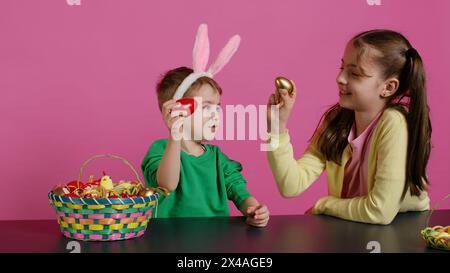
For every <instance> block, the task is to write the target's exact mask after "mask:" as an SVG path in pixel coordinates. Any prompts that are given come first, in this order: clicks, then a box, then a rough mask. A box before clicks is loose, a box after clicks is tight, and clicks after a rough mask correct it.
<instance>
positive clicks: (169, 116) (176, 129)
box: [161, 99, 191, 140]
mask: <svg viewBox="0 0 450 273" xmlns="http://www.w3.org/2000/svg"><path fill="white" fill-rule="evenodd" d="M190 108H191V106H190V105H187V106H186V105H185V106H183V104H182V103H180V102H177V101H175V100H174V99H171V100H168V101H166V102H165V103H164V104H163V105H162V109H161V112H162V116H163V120H164V123H165V124H166V126H167V128H169V130H170V135H171V137H172V138H173V139H175V140H181V137H182V134H183V122H184V119H185V117H186V116H188V115H189V111H190Z"/></svg>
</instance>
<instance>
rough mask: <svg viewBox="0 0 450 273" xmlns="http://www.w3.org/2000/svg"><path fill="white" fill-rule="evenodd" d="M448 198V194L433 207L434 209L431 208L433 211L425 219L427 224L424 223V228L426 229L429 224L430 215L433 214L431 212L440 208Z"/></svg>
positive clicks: (449, 195)
mask: <svg viewBox="0 0 450 273" xmlns="http://www.w3.org/2000/svg"><path fill="white" fill-rule="evenodd" d="M449 197H450V194H447V195H446V196H445V197H444V198H442V199H441V200H440V201H439V202H437V203H436V205H435V206H434V208H433V209H432V210H431V211H430V213H429V214H428V217H427V223H426V226H425V228H427V227H428V226H429V224H430V219H431V215H432V214H433V212H434V211H435V210H436V209H438V208H439V207H440V206H441V204H442V202H444V201H445V199H447V198H449Z"/></svg>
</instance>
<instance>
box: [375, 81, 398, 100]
mask: <svg viewBox="0 0 450 273" xmlns="http://www.w3.org/2000/svg"><path fill="white" fill-rule="evenodd" d="M399 85H400V81H399V80H398V79H397V78H390V79H388V80H386V81H385V83H384V88H383V90H382V91H381V94H380V96H381V97H382V98H387V97H390V96H392V95H394V93H395V92H397V90H398V87H399Z"/></svg>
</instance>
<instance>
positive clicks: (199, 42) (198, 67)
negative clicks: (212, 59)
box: [192, 24, 209, 72]
mask: <svg viewBox="0 0 450 273" xmlns="http://www.w3.org/2000/svg"><path fill="white" fill-rule="evenodd" d="M208 59H209V39H208V26H207V25H206V24H201V25H200V26H199V27H198V30H197V36H196V37H195V44H194V49H193V51H192V69H194V72H204V71H205V70H206V65H207V64H208Z"/></svg>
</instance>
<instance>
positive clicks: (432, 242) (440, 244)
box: [420, 194, 450, 250]
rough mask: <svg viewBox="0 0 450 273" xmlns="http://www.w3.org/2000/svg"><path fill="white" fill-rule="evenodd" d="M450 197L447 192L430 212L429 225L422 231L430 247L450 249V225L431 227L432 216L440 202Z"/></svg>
mask: <svg viewBox="0 0 450 273" xmlns="http://www.w3.org/2000/svg"><path fill="white" fill-rule="evenodd" d="M448 197H450V194H447V196H445V197H444V198H443V199H442V200H441V201H439V202H438V203H437V205H436V206H435V207H434V208H433V210H431V212H430V214H429V215H428V217H427V224H426V225H427V227H426V228H425V229H423V230H422V231H421V232H420V233H421V234H422V237H423V239H424V240H425V242H426V243H427V245H428V246H429V247H432V248H435V249H439V250H450V225H449V226H446V227H444V226H434V227H430V226H429V223H430V218H431V215H432V214H433V212H434V210H436V209H437V208H438V207H439V206H440V204H441V203H442V202H443V201H444V200H445V199H447V198H448Z"/></svg>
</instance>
